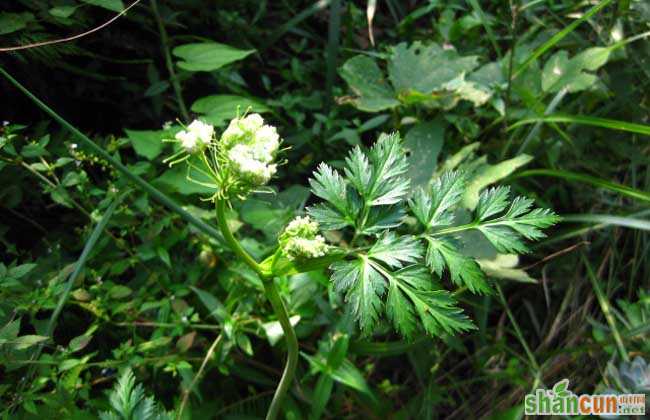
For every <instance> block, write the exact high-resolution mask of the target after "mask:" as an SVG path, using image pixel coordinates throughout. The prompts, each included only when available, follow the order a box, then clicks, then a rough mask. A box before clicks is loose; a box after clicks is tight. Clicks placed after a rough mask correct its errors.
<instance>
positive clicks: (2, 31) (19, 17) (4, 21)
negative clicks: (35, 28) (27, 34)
mask: <svg viewBox="0 0 650 420" xmlns="http://www.w3.org/2000/svg"><path fill="white" fill-rule="evenodd" d="M32 21H34V15H33V14H31V13H27V12H25V13H6V12H2V13H0V35H6V34H10V33H12V32H16V31H20V30H21V29H24V28H25V27H26V26H27V24H28V23H30V22H32Z"/></svg>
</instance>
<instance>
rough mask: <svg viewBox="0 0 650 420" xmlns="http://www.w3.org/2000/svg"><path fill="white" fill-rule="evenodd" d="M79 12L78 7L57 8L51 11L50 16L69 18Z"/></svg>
mask: <svg viewBox="0 0 650 420" xmlns="http://www.w3.org/2000/svg"><path fill="white" fill-rule="evenodd" d="M76 10H77V7H76V6H56V7H53V8H51V9H50V10H49V12H50V14H51V15H52V16H54V17H58V18H62V19H65V18H69V17H70V16H72V15H73V14H74V12H75V11H76Z"/></svg>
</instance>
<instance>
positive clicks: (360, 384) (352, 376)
mask: <svg viewBox="0 0 650 420" xmlns="http://www.w3.org/2000/svg"><path fill="white" fill-rule="evenodd" d="M331 375H332V378H334V380H335V381H337V382H340V383H342V384H344V385H346V386H349V387H350V388H352V389H355V390H357V391H359V392H361V393H362V394H364V395H365V396H366V397H368V398H369V399H370V400H371V401H373V402H376V401H377V397H376V396H375V394H374V393H373V392H372V391H371V390H370V387H369V386H368V384H367V383H366V379H365V378H364V376H363V374H362V373H361V371H359V369H357V367H356V366H354V364H352V362H350V361H349V360H348V359H345V360H344V361H343V363H341V365H340V366H339V367H338V368H336V369H335V370H334V371H333V372H332V373H331Z"/></svg>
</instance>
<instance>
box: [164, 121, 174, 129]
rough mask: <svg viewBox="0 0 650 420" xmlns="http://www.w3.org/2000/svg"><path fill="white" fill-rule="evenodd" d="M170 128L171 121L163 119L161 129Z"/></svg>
mask: <svg viewBox="0 0 650 420" xmlns="http://www.w3.org/2000/svg"><path fill="white" fill-rule="evenodd" d="M170 128H172V122H171V121H165V122H164V123H163V125H162V129H163V130H169V129H170Z"/></svg>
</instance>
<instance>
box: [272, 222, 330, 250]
mask: <svg viewBox="0 0 650 420" xmlns="http://www.w3.org/2000/svg"><path fill="white" fill-rule="evenodd" d="M317 233H318V223H316V222H314V221H312V220H311V219H310V218H309V217H307V216H305V217H300V216H298V217H296V218H295V219H294V220H292V221H291V222H290V223H289V224H288V225H287V227H286V228H285V229H284V232H283V233H282V235H281V236H280V244H281V246H282V250H283V252H284V254H285V255H286V256H287V258H289V259H290V260H295V259H297V258H318V257H322V256H324V255H325V254H327V251H328V248H329V247H328V245H327V244H326V243H325V238H323V237H322V236H321V235H318V234H317Z"/></svg>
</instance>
